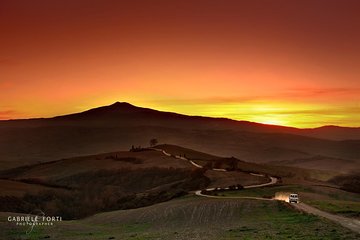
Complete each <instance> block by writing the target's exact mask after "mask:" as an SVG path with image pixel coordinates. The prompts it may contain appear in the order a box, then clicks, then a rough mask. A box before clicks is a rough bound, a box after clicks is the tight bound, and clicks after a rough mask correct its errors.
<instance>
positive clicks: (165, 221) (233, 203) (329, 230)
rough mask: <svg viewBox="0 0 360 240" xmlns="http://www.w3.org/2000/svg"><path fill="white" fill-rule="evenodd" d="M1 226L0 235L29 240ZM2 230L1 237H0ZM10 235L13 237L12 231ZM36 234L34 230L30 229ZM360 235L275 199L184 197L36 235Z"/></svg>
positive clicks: (139, 239) (226, 238) (228, 238)
mask: <svg viewBox="0 0 360 240" xmlns="http://www.w3.org/2000/svg"><path fill="white" fill-rule="evenodd" d="M0 228H2V229H3V231H2V233H0V239H9V240H11V239H34V238H30V236H26V235H21V236H19V233H16V232H14V229H6V228H4V225H0ZM1 234H5V235H1ZM14 234H15V235H14ZM34 234H35V233H34ZM47 236H48V238H49V239H60V240H62V239H66V240H72V239H74V240H80V239H89V240H91V239H94V240H95V239H96V240H98V239H99V240H100V239H130V240H144V239H161V240H167V239H169V240H170V239H171V240H172V239H184V240H185V239H186V240H191V239H206V240H233V239H277V240H278V239H279V240H282V239H299V240H300V239H303V240H312V239H314V240H315V239H323V240H327V239H329V240H335V239H339V240H342V239H344V240H345V239H346V240H351V239H360V235H359V234H356V233H354V232H351V231H350V230H347V229H345V228H343V227H341V226H339V225H336V224H334V223H332V222H329V221H327V220H324V219H321V218H318V217H316V216H312V215H308V214H305V213H301V212H298V211H295V210H294V209H292V208H290V207H289V206H288V205H287V204H284V203H282V202H277V201H258V200H229V199H227V200H225V199H205V198H200V197H183V198H182V199H177V200H172V201H169V202H166V203H161V204H156V205H153V206H149V207H145V208H139V209H132V210H123V211H115V212H108V213H101V214H97V215H95V216H93V217H90V218H87V219H84V220H76V221H64V222H62V223H59V224H56V225H55V226H53V227H47V228H42V229H41V230H40V229H39V231H37V232H36V237H37V239H43V238H44V237H47Z"/></svg>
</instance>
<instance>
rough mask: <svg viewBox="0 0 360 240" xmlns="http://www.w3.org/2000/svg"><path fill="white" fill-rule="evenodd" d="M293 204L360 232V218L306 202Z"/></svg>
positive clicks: (295, 206)
mask: <svg viewBox="0 0 360 240" xmlns="http://www.w3.org/2000/svg"><path fill="white" fill-rule="evenodd" d="M291 206H293V207H294V208H296V209H299V210H301V211H304V212H307V213H310V214H314V215H317V216H320V217H323V218H326V219H329V220H330V221H333V222H336V223H338V224H340V225H342V226H343V227H346V228H349V229H351V230H353V231H354V232H357V233H360V220H357V219H353V218H347V217H343V216H338V215H334V214H331V213H328V212H324V211H321V210H319V209H317V208H314V207H311V206H309V205H307V204H305V203H293V204H291Z"/></svg>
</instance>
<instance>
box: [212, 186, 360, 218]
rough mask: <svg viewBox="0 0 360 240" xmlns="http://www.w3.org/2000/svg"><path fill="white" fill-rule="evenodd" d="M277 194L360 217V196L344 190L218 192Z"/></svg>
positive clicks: (301, 188) (294, 188)
mask: <svg viewBox="0 0 360 240" xmlns="http://www.w3.org/2000/svg"><path fill="white" fill-rule="evenodd" d="M276 192H294V193H299V194H300V200H301V201H302V202H305V203H307V204H309V205H311V206H313V207H316V208H318V209H320V210H323V211H326V212H330V213H334V214H339V215H343V216H347V217H360V195H359V194H355V193H348V192H345V191H343V190H337V189H327V188H321V187H312V186H299V185H284V186H273V187H264V188H255V189H243V190H238V191H224V192H218V193H217V194H218V195H219V196H227V197H245V196H251V197H265V198H272V197H274V196H275V193H276Z"/></svg>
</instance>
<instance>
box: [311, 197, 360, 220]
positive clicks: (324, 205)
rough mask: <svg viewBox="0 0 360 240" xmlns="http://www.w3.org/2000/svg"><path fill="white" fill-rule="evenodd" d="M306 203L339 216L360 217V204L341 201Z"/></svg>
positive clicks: (313, 201)
mask: <svg viewBox="0 0 360 240" xmlns="http://www.w3.org/2000/svg"><path fill="white" fill-rule="evenodd" d="M306 202H307V203H308V204H309V205H311V206H313V207H316V208H318V209H321V210H323V211H326V212H330V213H334V214H341V215H344V216H347V217H354V218H359V217H360V202H352V201H341V200H321V201H320V200H308V201H306Z"/></svg>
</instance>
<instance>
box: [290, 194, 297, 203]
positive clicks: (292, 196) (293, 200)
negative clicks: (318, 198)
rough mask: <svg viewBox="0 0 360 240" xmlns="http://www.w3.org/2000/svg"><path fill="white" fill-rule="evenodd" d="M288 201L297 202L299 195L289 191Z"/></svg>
mask: <svg viewBox="0 0 360 240" xmlns="http://www.w3.org/2000/svg"><path fill="white" fill-rule="evenodd" d="M289 203H299V195H298V194H297V193H291V194H290V195H289Z"/></svg>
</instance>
